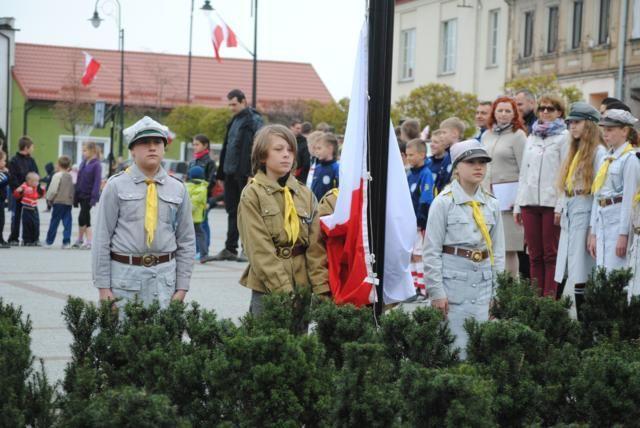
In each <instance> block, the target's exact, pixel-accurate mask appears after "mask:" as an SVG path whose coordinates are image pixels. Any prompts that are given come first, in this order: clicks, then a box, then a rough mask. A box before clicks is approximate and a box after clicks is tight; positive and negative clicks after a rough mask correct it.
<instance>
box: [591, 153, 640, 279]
mask: <svg viewBox="0 0 640 428" xmlns="http://www.w3.org/2000/svg"><path fill="white" fill-rule="evenodd" d="M628 147H630V146H629V143H625V144H623V145H621V146H620V147H618V148H617V149H616V150H609V153H607V155H606V156H604V157H603V158H602V159H601V161H600V163H599V165H598V169H597V170H596V173H597V171H598V170H599V169H600V167H601V166H602V165H603V163H604V162H605V161H606V160H607V159H612V160H611V163H610V164H609V169H608V170H607V176H606V178H605V181H604V184H603V185H602V187H601V188H600V189H598V190H597V192H595V193H594V195H593V208H592V209H591V222H590V225H591V231H592V232H591V233H593V234H595V235H596V264H597V265H598V266H603V267H605V268H607V269H609V270H611V269H619V268H623V267H626V258H621V257H618V256H616V243H617V241H618V237H619V236H620V235H629V232H630V230H631V210H632V208H633V198H634V196H635V194H636V190H637V188H638V180H639V179H640V162H639V161H638V159H637V158H636V156H635V153H634V152H633V150H632V151H629V150H630V149H629V148H628ZM620 198H621V199H622V200H618V199H620ZM616 200H617V202H616ZM630 238H631V237H630Z"/></svg>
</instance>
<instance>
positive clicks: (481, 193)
mask: <svg viewBox="0 0 640 428" xmlns="http://www.w3.org/2000/svg"><path fill="white" fill-rule="evenodd" d="M451 158H452V161H453V173H454V179H453V181H452V182H451V185H450V186H448V187H447V188H445V190H443V191H442V193H440V194H439V195H438V196H437V197H436V198H435V199H434V201H433V203H432V204H431V208H430V210H429V219H428V220H427V233H426V236H425V246H424V251H423V256H422V257H423V261H424V275H425V278H426V279H427V293H428V294H429V297H430V298H431V305H432V306H433V307H435V308H437V309H439V310H440V311H442V313H443V314H444V315H445V317H446V318H447V319H448V321H449V327H450V328H451V331H452V333H453V334H454V335H455V336H456V339H455V342H454V346H456V347H458V348H460V350H461V353H460V356H461V358H462V359H464V358H465V357H466V351H465V348H466V345H467V340H468V337H467V333H466V331H465V330H464V321H465V319H467V318H475V319H476V320H478V321H486V320H488V319H489V306H490V303H491V300H492V298H493V295H494V286H495V282H496V278H497V274H498V273H500V272H503V271H504V267H505V266H504V262H505V247H504V230H503V228H502V214H501V212H500V205H499V203H498V200H497V199H496V198H495V197H494V196H493V195H491V194H490V193H488V192H487V191H485V190H484V189H483V188H482V186H481V184H482V181H483V180H484V176H485V174H486V172H487V163H488V162H490V161H491V157H490V156H489V155H488V153H487V151H486V149H485V148H484V146H483V145H482V144H481V143H479V142H478V141H477V140H466V141H462V142H460V143H457V144H455V145H454V146H452V147H451Z"/></svg>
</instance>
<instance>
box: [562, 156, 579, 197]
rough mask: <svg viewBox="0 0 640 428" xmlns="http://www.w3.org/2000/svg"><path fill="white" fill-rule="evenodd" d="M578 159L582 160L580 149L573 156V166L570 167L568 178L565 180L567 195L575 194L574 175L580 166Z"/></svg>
mask: <svg viewBox="0 0 640 428" xmlns="http://www.w3.org/2000/svg"><path fill="white" fill-rule="evenodd" d="M578 159H580V149H578V151H577V152H576V153H575V154H574V155H573V159H572V160H571V165H569V171H567V177H566V178H565V179H564V186H565V188H566V189H567V193H571V192H573V178H574V177H573V174H574V173H575V171H576V167H577V166H578Z"/></svg>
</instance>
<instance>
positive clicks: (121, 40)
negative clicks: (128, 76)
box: [89, 0, 124, 162]
mask: <svg viewBox="0 0 640 428" xmlns="http://www.w3.org/2000/svg"><path fill="white" fill-rule="evenodd" d="M99 1H100V0H96V4H95V6H94V10H93V16H92V17H91V19H89V21H91V25H93V27H94V28H98V27H99V26H100V23H101V22H102V21H103V19H102V18H100V15H99V14H98V2H99ZM113 1H114V2H115V3H116V4H117V5H118V49H119V50H120V109H119V110H120V112H119V113H120V114H119V117H118V118H119V124H120V130H119V132H118V133H119V136H120V141H119V143H118V156H122V152H123V146H124V141H123V130H124V29H123V28H122V9H121V7H120V1H119V0H113ZM111 153H112V154H111V157H112V159H111V161H112V162H113V144H111Z"/></svg>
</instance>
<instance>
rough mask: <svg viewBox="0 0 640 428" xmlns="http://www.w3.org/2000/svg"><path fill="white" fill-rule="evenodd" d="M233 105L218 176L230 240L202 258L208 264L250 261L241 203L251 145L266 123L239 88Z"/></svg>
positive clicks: (234, 92)
mask: <svg viewBox="0 0 640 428" xmlns="http://www.w3.org/2000/svg"><path fill="white" fill-rule="evenodd" d="M227 100H229V103H228V105H229V108H230V109H231V112H232V113H233V118H232V119H231V121H230V122H229V124H228V125H227V133H226V135H225V137H224V143H223V144H222V151H221V152H220V165H219V166H218V170H217V172H216V179H217V180H218V181H219V182H223V183H224V207H225V209H226V211H227V216H228V218H227V240H226V242H225V244H224V249H223V250H222V251H220V252H219V253H218V254H216V255H215V256H210V257H207V258H206V259H204V260H200V262H201V263H205V262H208V261H211V260H215V261H220V260H237V261H246V258H245V257H243V256H238V239H239V238H240V234H239V232H238V223H237V217H238V204H239V203H240V193H241V192H242V189H243V188H244V186H245V185H246V184H247V181H248V179H249V177H250V176H251V148H252V147H253V137H254V136H255V134H256V132H258V129H260V127H261V126H262V116H261V115H260V113H258V112H257V111H256V110H254V109H252V108H251V107H248V106H247V98H246V97H245V95H244V93H243V92H242V91H241V90H239V89H234V90H232V91H231V92H229V93H228V94H227Z"/></svg>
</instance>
